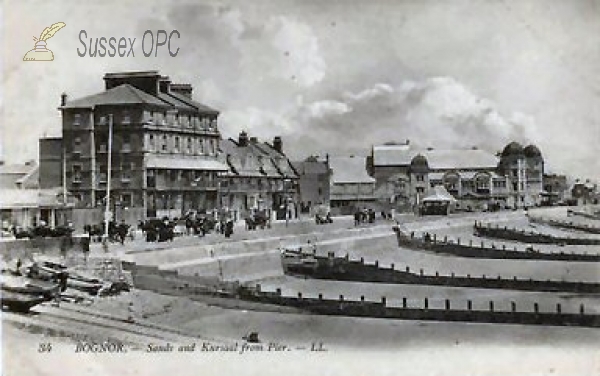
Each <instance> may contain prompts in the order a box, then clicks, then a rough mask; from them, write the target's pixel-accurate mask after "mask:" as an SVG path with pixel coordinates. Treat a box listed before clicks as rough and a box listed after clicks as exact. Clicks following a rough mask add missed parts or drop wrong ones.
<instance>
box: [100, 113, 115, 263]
mask: <svg viewBox="0 0 600 376" xmlns="http://www.w3.org/2000/svg"><path fill="white" fill-rule="evenodd" d="M112 141H113V116H112V114H109V115H108V158H107V159H108V162H107V171H106V180H107V181H106V208H105V209H104V239H103V243H102V244H103V248H104V252H108V224H109V221H110V219H111V218H110V217H111V215H110V181H111V171H112Z"/></svg>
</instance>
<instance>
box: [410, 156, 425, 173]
mask: <svg viewBox="0 0 600 376" xmlns="http://www.w3.org/2000/svg"><path fill="white" fill-rule="evenodd" d="M410 170H411V171H412V172H427V171H429V163H427V158H425V156H424V155H422V154H417V155H416V156H415V157H414V158H413V159H412V161H410Z"/></svg>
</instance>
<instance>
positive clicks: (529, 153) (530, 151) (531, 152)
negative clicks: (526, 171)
mask: <svg viewBox="0 0 600 376" xmlns="http://www.w3.org/2000/svg"><path fill="white" fill-rule="evenodd" d="M523 153H525V156H526V157H529V158H535V157H541V156H542V153H541V152H540V149H538V147H537V146H535V145H529V146H527V147H525V149H523Z"/></svg>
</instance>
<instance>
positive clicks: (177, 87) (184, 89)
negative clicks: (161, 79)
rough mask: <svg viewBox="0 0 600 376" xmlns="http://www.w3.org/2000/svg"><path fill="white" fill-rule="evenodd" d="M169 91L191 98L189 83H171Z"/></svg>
mask: <svg viewBox="0 0 600 376" xmlns="http://www.w3.org/2000/svg"><path fill="white" fill-rule="evenodd" d="M171 92H172V93H176V94H180V95H183V96H184V97H187V98H189V99H192V85H190V84H171Z"/></svg>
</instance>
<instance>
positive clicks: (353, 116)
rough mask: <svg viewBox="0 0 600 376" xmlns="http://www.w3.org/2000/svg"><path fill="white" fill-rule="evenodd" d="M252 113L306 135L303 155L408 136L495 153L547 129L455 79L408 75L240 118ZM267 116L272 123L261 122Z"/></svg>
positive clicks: (293, 134)
mask: <svg viewBox="0 0 600 376" xmlns="http://www.w3.org/2000/svg"><path fill="white" fill-rule="evenodd" d="M257 114H260V117H259V116H257ZM267 114H269V115H267ZM226 117H227V116H226ZM227 118H228V119H231V117H227ZM247 118H252V119H253V120H255V121H253V122H251V123H248V122H246V123H247V124H252V128H254V129H257V130H258V129H260V130H261V131H262V130H263V129H265V127H266V128H267V129H273V128H272V124H273V119H277V124H279V125H280V126H279V127H278V128H277V129H276V130H277V131H278V133H277V134H282V133H283V135H284V136H287V137H289V138H292V139H298V140H302V142H300V143H298V144H296V145H294V144H291V143H288V145H289V147H288V150H291V151H292V153H294V154H295V155H298V156H302V155H303V154H306V152H308V151H310V152H333V153H345V152H347V150H348V149H352V150H357V149H363V150H367V149H368V148H369V146H370V145H371V144H377V143H383V142H387V141H390V140H398V141H399V140H404V139H407V138H408V139H411V140H412V141H413V143H416V144H417V145H421V146H432V147H436V148H465V147H471V146H475V145H477V146H478V147H480V148H483V149H487V150H489V151H490V152H495V151H497V150H499V149H501V148H502V147H503V146H504V145H505V144H506V143H508V142H510V141H512V140H517V141H520V142H523V143H528V142H535V141H537V139H536V135H538V134H539V133H540V132H538V131H539V129H538V127H537V125H536V123H535V121H534V119H533V118H532V117H531V116H528V115H525V114H522V113H519V112H515V113H510V114H508V115H503V114H501V113H500V111H499V110H497V109H496V106H495V105H494V103H493V102H492V101H490V100H487V99H485V98H482V97H480V96H478V95H476V94H475V93H473V92H472V91H471V90H470V89H469V88H468V87H467V86H465V85H463V84H462V83H460V82H458V81H457V80H455V79H453V78H450V77H433V78H428V79H424V80H421V81H410V80H407V81H404V82H401V83H400V84H399V85H397V86H396V87H394V86H392V85H390V84H387V83H377V84H375V85H372V86H371V87H367V88H364V89H362V90H359V91H356V92H350V91H347V92H344V93H341V94H340V95H339V97H337V98H335V97H333V98H328V99H321V100H317V101H312V102H308V103H305V102H304V100H303V99H302V98H299V99H298V100H297V101H296V103H294V104H293V105H292V106H290V107H288V108H287V109H286V110H285V111H284V112H280V113H270V111H268V110H262V111H258V110H257V109H253V111H250V112H249V113H246V114H245V115H244V116H240V117H239V119H240V120H241V119H247ZM260 118H262V119H265V120H264V121H265V122H266V123H264V124H261V121H260V120H259V119H260ZM283 125H285V126H283ZM340 135H343V137H341V138H340ZM290 148H291V149H290Z"/></svg>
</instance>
